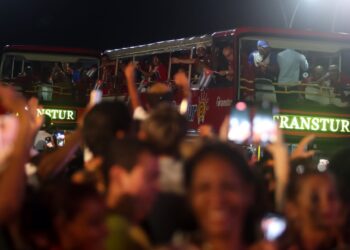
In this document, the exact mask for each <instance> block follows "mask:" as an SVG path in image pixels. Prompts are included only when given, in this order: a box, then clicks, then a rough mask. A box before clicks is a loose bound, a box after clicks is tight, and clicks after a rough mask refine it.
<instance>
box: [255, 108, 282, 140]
mask: <svg viewBox="0 0 350 250" xmlns="http://www.w3.org/2000/svg"><path fill="white" fill-rule="evenodd" d="M277 112H278V109H277V108H276V107H275V106H274V105H273V104H272V103H269V102H262V103H260V104H259V105H258V106H256V107H255V108H254V114H253V126H252V127H253V129H252V142H253V143H257V144H260V145H266V144H268V143H274V142H276V140H277V129H278V126H277V122H276V121H275V120H274V119H273V115H274V114H277Z"/></svg>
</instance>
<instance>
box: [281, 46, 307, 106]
mask: <svg viewBox="0 0 350 250" xmlns="http://www.w3.org/2000/svg"><path fill="white" fill-rule="evenodd" d="M277 63H278V67H279V74H278V83H279V85H278V86H276V87H275V88H276V90H279V91H282V92H283V91H288V92H291V91H293V92H294V93H290V94H289V98H285V95H284V94H277V95H276V97H277V101H278V103H280V104H281V103H283V102H284V103H286V102H288V101H292V102H295V101H298V100H299V99H301V94H300V93H297V92H298V91H299V90H300V82H299V77H300V71H301V70H302V71H307V70H308V68H309V63H308V61H307V60H306V57H305V56H304V55H303V54H301V53H299V52H297V51H295V50H293V49H285V50H283V51H281V52H280V53H278V54H277ZM286 87H287V88H286Z"/></svg>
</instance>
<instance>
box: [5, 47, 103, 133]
mask: <svg viewBox="0 0 350 250" xmlns="http://www.w3.org/2000/svg"><path fill="white" fill-rule="evenodd" d="M99 65H100V54H99V53H97V52H96V51H93V50H88V49H73V48H59V47H47V46H28V45H8V46H5V47H4V49H3V52H2V57H1V64H0V80H1V81H2V82H3V83H5V84H8V85H12V86H13V87H14V88H16V89H17V90H18V91H21V92H23V94H24V95H25V96H27V97H30V96H36V97H38V99H39V101H40V103H41V104H42V105H43V107H44V109H43V110H40V111H39V112H41V113H44V114H47V115H49V116H50V117H51V118H52V120H53V122H54V123H55V124H58V125H59V126H60V127H61V128H65V127H67V128H72V127H74V126H75V123H76V121H77V117H78V116H79V114H80V112H81V111H82V110H83V109H82V108H84V107H85V105H86V102H87V100H88V95H89V93H90V90H91V89H92V88H93V87H94V85H95V83H96V80H97V79H98V78H99Z"/></svg>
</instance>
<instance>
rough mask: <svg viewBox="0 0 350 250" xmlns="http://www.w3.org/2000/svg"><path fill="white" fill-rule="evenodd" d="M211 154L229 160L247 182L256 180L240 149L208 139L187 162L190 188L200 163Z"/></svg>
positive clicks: (187, 182) (186, 174)
mask: <svg viewBox="0 0 350 250" xmlns="http://www.w3.org/2000/svg"><path fill="white" fill-rule="evenodd" d="M210 156H216V157H220V158H222V159H223V160H225V161H227V162H229V163H230V164H231V166H232V168H234V169H235V170H236V172H237V174H238V175H239V176H240V177H241V178H242V179H243V180H244V181H245V182H247V183H252V182H253V181H254V176H253V173H252V171H251V170H250V168H249V165H248V162H247V160H246V159H245V157H244V155H243V153H242V152H241V150H240V149H238V148H236V147H235V146H233V145H230V144H227V143H223V142H217V141H207V142H206V143H205V145H203V146H202V147H201V148H200V149H199V150H198V151H197V152H196V153H195V154H194V155H193V156H192V157H191V158H190V159H189V160H188V161H187V162H186V163H185V186H186V188H189V187H190V186H191V183H192V179H193V173H194V171H195V169H196V167H197V166H198V164H199V163H200V162H201V161H203V160H204V159H206V158H207V157H210Z"/></svg>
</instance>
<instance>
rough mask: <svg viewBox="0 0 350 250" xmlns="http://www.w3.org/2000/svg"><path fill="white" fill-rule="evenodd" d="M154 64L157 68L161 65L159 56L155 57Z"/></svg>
mask: <svg viewBox="0 0 350 250" xmlns="http://www.w3.org/2000/svg"><path fill="white" fill-rule="evenodd" d="M152 63H153V65H155V66H157V65H159V58H158V57H157V56H155V57H153V59H152Z"/></svg>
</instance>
